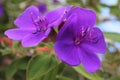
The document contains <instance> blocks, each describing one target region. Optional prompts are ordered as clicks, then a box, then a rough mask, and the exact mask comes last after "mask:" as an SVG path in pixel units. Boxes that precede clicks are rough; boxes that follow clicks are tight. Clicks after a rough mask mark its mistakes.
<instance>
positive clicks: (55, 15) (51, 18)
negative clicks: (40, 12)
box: [46, 6, 71, 27]
mask: <svg viewBox="0 0 120 80" xmlns="http://www.w3.org/2000/svg"><path fill="white" fill-rule="evenodd" d="M70 9H71V6H67V7H62V8H58V9H55V10H53V11H50V12H48V13H47V14H46V18H47V20H48V22H49V24H52V26H53V27H54V26H58V25H59V24H60V23H61V22H62V21H63V19H64V18H65V16H66V13H68V11H69V10H70Z"/></svg>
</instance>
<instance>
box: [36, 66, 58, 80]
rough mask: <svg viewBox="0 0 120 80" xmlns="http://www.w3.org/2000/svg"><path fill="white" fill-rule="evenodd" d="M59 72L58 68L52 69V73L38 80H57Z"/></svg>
mask: <svg viewBox="0 0 120 80" xmlns="http://www.w3.org/2000/svg"><path fill="white" fill-rule="evenodd" d="M57 72H58V66H56V67H55V68H54V69H52V70H51V71H50V72H48V73H47V74H45V75H44V76H42V77H40V78H39V79H38V80H56V75H57Z"/></svg>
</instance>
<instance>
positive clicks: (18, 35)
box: [5, 29, 34, 40]
mask: <svg viewBox="0 0 120 80" xmlns="http://www.w3.org/2000/svg"><path fill="white" fill-rule="evenodd" d="M32 32H34V30H23V29H10V30H7V31H5V35H7V36H8V37H9V38H10V39H13V40H22V39H23V37H24V36H25V35H27V34H29V33H32Z"/></svg>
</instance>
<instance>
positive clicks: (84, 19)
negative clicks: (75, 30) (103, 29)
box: [68, 7, 96, 27]
mask: <svg viewBox="0 0 120 80" xmlns="http://www.w3.org/2000/svg"><path fill="white" fill-rule="evenodd" d="M73 13H74V14H77V16H78V18H79V24H80V25H82V26H87V27H93V26H94V24H95V23H96V14H95V12H94V11H93V10H89V9H85V8H80V7H75V8H73V9H71V10H70V12H69V13H68V17H69V16H71V15H72V14H73Z"/></svg>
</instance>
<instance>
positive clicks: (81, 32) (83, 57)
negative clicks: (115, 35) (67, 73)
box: [54, 7, 106, 73]
mask: <svg viewBox="0 0 120 80" xmlns="http://www.w3.org/2000/svg"><path fill="white" fill-rule="evenodd" d="M95 23H96V14H95V12H93V11H92V10H89V9H85V8H80V7H75V8H73V9H71V10H70V11H69V13H68V14H67V19H66V22H65V24H64V25H63V27H62V28H61V29H60V31H59V32H58V35H57V39H56V42H55V46H54V48H55V52H56V54H57V57H58V58H59V59H60V60H62V61H63V62H65V63H67V64H69V65H71V66H77V65H80V63H81V64H82V65H83V67H84V68H85V69H86V70H87V71H88V72H89V73H92V72H95V71H96V70H98V69H99V68H100V66H101V63H100V60H99V58H98V56H97V54H96V53H102V54H104V53H105V52H106V43H105V40H104V36H103V33H102V32H101V30H100V29H98V28H97V27H94V25H95Z"/></svg>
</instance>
